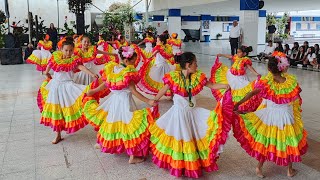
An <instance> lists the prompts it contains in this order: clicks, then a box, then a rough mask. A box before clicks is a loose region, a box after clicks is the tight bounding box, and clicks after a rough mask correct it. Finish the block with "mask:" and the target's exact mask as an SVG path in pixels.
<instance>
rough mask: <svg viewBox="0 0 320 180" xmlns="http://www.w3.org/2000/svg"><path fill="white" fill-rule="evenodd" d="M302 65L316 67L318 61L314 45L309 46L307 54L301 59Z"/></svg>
mask: <svg viewBox="0 0 320 180" xmlns="http://www.w3.org/2000/svg"><path fill="white" fill-rule="evenodd" d="M303 65H304V67H307V65H311V66H313V68H316V69H318V62H317V56H316V54H315V49H314V47H312V46H311V47H309V48H308V51H307V55H306V58H305V60H304V61H303Z"/></svg>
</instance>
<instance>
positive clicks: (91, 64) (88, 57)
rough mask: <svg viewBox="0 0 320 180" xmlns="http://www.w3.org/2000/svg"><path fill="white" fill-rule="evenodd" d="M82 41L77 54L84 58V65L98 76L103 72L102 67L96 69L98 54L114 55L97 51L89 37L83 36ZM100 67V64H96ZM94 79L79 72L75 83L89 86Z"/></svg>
mask: <svg viewBox="0 0 320 180" xmlns="http://www.w3.org/2000/svg"><path fill="white" fill-rule="evenodd" d="M81 39H82V41H81V43H82V44H81V48H76V49H75V54H76V55H78V56H79V57H81V58H82V63H83V65H84V66H85V67H86V68H87V69H89V70H90V71H92V72H94V73H95V74H98V73H99V71H100V70H101V69H100V67H99V66H98V67H96V65H95V60H96V56H97V54H98V53H99V54H106V55H114V54H111V53H108V52H104V51H100V50H97V47H96V46H92V45H91V42H90V39H89V37H88V36H82V38H81ZM96 64H98V65H100V64H99V63H96ZM93 80H94V78H93V77H92V76H90V75H88V74H86V73H85V72H82V71H81V72H78V73H77V74H76V75H75V79H74V82H75V83H77V84H83V85H89V84H90V83H91V82H92V81H93Z"/></svg>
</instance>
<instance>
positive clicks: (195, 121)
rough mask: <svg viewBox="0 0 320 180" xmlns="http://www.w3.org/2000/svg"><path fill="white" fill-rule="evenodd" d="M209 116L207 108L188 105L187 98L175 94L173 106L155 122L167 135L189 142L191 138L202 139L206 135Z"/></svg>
mask: <svg viewBox="0 0 320 180" xmlns="http://www.w3.org/2000/svg"><path fill="white" fill-rule="evenodd" d="M193 102H194V101H193ZM209 116H210V111H209V110H207V109H204V108H199V107H189V101H188V100H187V99H185V98H184V97H182V96H180V95H177V94H175V95H174V96H173V106H172V107H171V108H170V109H169V110H168V111H167V112H166V113H165V114H163V115H162V116H161V117H160V118H159V119H158V120H157V121H156V124H157V126H158V127H159V128H161V129H163V130H165V132H166V134H167V135H168V136H173V137H174V138H175V139H176V140H183V141H185V142H189V141H191V140H193V139H195V140H200V139H203V138H204V137H205V136H206V132H207V129H208V124H207V121H208V117H209Z"/></svg>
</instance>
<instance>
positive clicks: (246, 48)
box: [239, 46, 253, 56]
mask: <svg viewBox="0 0 320 180" xmlns="http://www.w3.org/2000/svg"><path fill="white" fill-rule="evenodd" d="M239 50H240V51H242V52H244V53H246V56H248V55H249V53H250V52H252V51H253V49H252V46H248V47H247V46H241V47H240V48H239Z"/></svg>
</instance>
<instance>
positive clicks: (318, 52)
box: [314, 44, 320, 64]
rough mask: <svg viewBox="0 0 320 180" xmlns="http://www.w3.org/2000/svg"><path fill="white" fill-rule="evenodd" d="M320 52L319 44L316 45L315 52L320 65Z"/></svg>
mask: <svg viewBox="0 0 320 180" xmlns="http://www.w3.org/2000/svg"><path fill="white" fill-rule="evenodd" d="M319 50H320V48H319V44H315V45H314V52H315V54H316V57H317V62H318V64H320V51H319Z"/></svg>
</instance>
